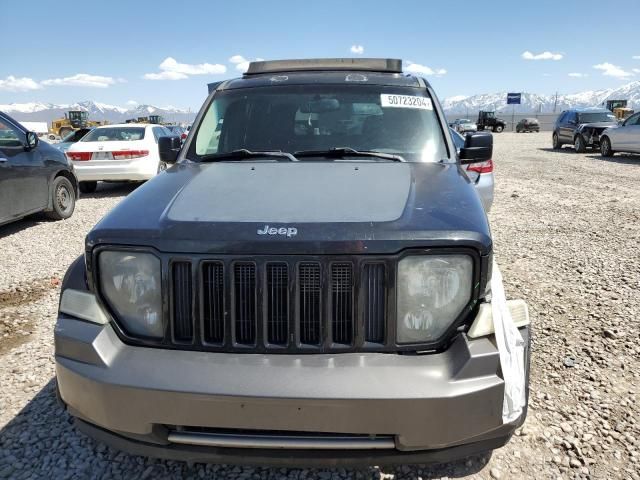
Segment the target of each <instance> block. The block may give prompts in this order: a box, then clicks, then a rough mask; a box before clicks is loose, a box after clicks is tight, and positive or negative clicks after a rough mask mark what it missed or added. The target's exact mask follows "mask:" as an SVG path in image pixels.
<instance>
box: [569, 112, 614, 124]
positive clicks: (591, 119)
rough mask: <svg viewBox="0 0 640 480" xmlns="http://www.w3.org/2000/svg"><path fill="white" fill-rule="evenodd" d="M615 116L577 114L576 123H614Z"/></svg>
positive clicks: (592, 113)
mask: <svg viewBox="0 0 640 480" xmlns="http://www.w3.org/2000/svg"><path fill="white" fill-rule="evenodd" d="M615 121H616V116H615V115H614V114H613V113H611V112H591V113H579V114H578V123H598V122H615Z"/></svg>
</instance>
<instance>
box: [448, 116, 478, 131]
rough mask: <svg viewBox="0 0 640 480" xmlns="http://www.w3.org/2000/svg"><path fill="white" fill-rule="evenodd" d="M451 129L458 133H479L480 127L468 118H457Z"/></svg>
mask: <svg viewBox="0 0 640 480" xmlns="http://www.w3.org/2000/svg"><path fill="white" fill-rule="evenodd" d="M451 127H452V128H453V129H454V130H455V131H456V132H458V133H466V132H477V131H478V125H476V124H475V123H474V122H472V121H471V120H469V119H468V118H456V119H455V120H454V121H453V123H452V124H451Z"/></svg>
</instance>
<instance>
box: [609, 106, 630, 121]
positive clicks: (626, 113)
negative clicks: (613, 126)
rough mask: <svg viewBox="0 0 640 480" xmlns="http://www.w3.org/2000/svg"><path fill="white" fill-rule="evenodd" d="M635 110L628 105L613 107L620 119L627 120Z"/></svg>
mask: <svg viewBox="0 0 640 480" xmlns="http://www.w3.org/2000/svg"><path fill="white" fill-rule="evenodd" d="M634 113H635V112H634V111H633V109H632V108H627V107H616V108H614V109H613V114H614V115H615V116H616V118H617V119H618V120H625V119H627V118H629V117H630V116H631V115H633V114H634Z"/></svg>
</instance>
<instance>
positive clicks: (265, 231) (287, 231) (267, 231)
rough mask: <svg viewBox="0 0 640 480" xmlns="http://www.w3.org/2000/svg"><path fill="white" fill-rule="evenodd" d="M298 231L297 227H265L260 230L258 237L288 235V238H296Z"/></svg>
mask: <svg viewBox="0 0 640 480" xmlns="http://www.w3.org/2000/svg"><path fill="white" fill-rule="evenodd" d="M297 234H298V229H297V228H295V227H270V226H269V225H265V226H264V227H263V228H262V230H261V229H258V235H286V236H287V237H295V236H296V235H297Z"/></svg>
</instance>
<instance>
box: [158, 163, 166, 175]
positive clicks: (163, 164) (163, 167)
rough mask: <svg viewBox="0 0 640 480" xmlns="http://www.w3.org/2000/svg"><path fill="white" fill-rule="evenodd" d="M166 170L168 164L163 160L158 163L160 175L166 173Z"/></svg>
mask: <svg viewBox="0 0 640 480" xmlns="http://www.w3.org/2000/svg"><path fill="white" fill-rule="evenodd" d="M166 169H167V162H163V161H162V160H160V161H159V162H158V173H160V172H164V171H165V170H166Z"/></svg>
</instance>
